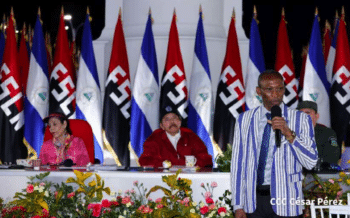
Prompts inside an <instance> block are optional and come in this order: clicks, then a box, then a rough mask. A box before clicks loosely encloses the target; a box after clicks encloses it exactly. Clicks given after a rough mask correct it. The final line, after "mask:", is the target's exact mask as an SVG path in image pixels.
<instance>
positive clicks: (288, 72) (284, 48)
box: [275, 9, 299, 108]
mask: <svg viewBox="0 0 350 218" xmlns="http://www.w3.org/2000/svg"><path fill="white" fill-rule="evenodd" d="M286 24H287V22H286V20H285V15H284V9H282V16H281V22H280V25H279V28H278V35H277V51H276V65H275V70H276V71H278V72H279V73H280V74H281V75H282V76H283V79H284V84H285V87H286V89H285V92H284V96H283V102H284V103H285V104H286V105H288V106H289V107H291V108H296V107H297V105H298V100H299V96H298V80H297V79H296V78H295V69H294V64H293V58H292V50H291V49H290V45H289V38H288V33H287V25H286Z"/></svg>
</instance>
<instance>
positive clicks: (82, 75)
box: [76, 15, 103, 163]
mask: <svg viewBox="0 0 350 218" xmlns="http://www.w3.org/2000/svg"><path fill="white" fill-rule="evenodd" d="M76 102H77V105H76V117H77V119H81V120H86V121H87V122H88V123H89V124H90V126H91V128H92V131H93V134H94V145H95V146H94V148H95V158H96V159H99V160H100V161H101V163H102V162H103V152H102V145H103V144H102V143H103V142H102V103H101V102H102V101H101V91H100V82H99V79H98V74H97V67H96V61H95V56H94V49H93V46H92V36H91V29H90V22H89V15H86V19H85V24H84V30H83V36H82V41H81V55H80V60H79V70H78V80H77V100H76Z"/></svg>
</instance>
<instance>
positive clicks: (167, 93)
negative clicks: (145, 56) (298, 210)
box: [159, 11, 188, 126]
mask: <svg viewBox="0 0 350 218" xmlns="http://www.w3.org/2000/svg"><path fill="white" fill-rule="evenodd" d="M187 99H188V91H187V85H186V74H185V68H184V64H183V61H182V55H181V50H180V41H179V33H178V31H177V26H176V13H175V11H174V14H173V19H172V22H171V26H170V33H169V41H168V53H167V57H166V62H165V69H164V72H163V77H162V84H161V91H160V108H159V110H160V111H159V114H160V118H162V115H163V114H165V113H166V112H167V111H170V110H172V111H175V110H176V111H177V112H178V114H180V115H181V116H182V125H183V126H187V116H188V114H187V105H188V102H187Z"/></svg>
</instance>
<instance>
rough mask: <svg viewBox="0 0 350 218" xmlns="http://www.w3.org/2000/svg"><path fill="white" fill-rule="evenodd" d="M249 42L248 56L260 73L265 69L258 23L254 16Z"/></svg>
mask: <svg viewBox="0 0 350 218" xmlns="http://www.w3.org/2000/svg"><path fill="white" fill-rule="evenodd" d="M249 44H250V45H249V58H250V59H251V60H252V62H253V63H254V64H255V66H256V68H258V70H259V71H260V73H262V72H263V71H264V70H265V60H264V53H263V49H262V44H261V39H260V34H259V27H258V23H257V22H256V20H255V19H254V18H253V20H252V23H251V26H250V41H249Z"/></svg>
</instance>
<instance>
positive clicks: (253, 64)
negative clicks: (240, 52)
mask: <svg viewBox="0 0 350 218" xmlns="http://www.w3.org/2000/svg"><path fill="white" fill-rule="evenodd" d="M263 71H265V59H264V53H263V50H262V45H261V39H260V34H259V28H258V23H257V21H256V19H255V18H253V19H252V23H251V25H250V41H249V59H248V66H247V74H246V79H245V82H246V84H245V87H246V89H245V90H246V92H245V93H246V94H245V96H246V110H249V109H252V108H254V107H257V106H259V105H261V103H262V99H261V98H260V96H258V94H257V93H256V87H257V86H258V77H259V75H260V73H262V72H263Z"/></svg>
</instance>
